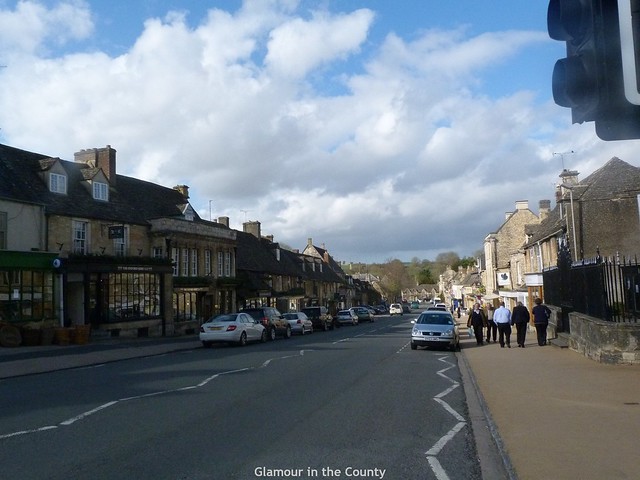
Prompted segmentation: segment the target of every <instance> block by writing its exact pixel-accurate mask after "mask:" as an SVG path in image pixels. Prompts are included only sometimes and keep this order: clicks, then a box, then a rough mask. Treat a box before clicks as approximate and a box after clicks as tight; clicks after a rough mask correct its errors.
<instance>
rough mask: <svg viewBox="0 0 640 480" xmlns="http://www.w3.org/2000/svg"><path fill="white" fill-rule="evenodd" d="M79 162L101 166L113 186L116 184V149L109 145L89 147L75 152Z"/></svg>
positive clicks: (96, 166) (93, 166)
mask: <svg viewBox="0 0 640 480" xmlns="http://www.w3.org/2000/svg"><path fill="white" fill-rule="evenodd" d="M73 157H74V158H73V159H74V161H75V162H77V163H84V164H85V165H88V166H90V167H92V168H99V169H100V170H102V172H103V173H104V174H105V176H106V177H107V180H109V184H110V185H111V186H115V185H116V151H115V149H113V148H111V145H107V146H106V147H104V148H88V149H85V150H80V151H79V152H76V153H74V154H73Z"/></svg>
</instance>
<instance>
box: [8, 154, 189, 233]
mask: <svg viewBox="0 0 640 480" xmlns="http://www.w3.org/2000/svg"><path fill="white" fill-rule="evenodd" d="M56 162H59V164H60V165H61V166H62V168H64V170H65V172H66V174H67V194H59V193H54V192H51V191H49V187H48V185H47V184H46V182H45V181H43V178H42V173H43V172H45V171H46V170H48V169H50V168H51V167H52V166H53V165H54V164H55V163H56ZM96 174H97V169H96V168H94V167H90V166H88V165H86V164H84V163H79V162H71V161H66V160H61V159H58V158H51V157H48V156H46V155H43V154H39V153H33V152H27V151H24V150H20V149H17V148H14V147H10V146H7V145H2V144H0V197H2V198H5V199H8V200H14V201H17V202H25V203H34V204H42V205H45V206H46V212H47V213H48V214H53V215H63V216H78V217H83V218H89V219H96V220H104V221H112V222H126V223H131V224H141V225H144V224H146V223H147V220H148V219H151V218H159V217H174V216H176V217H177V216H180V215H181V210H180V205H181V204H184V203H185V198H184V197H183V195H182V194H181V193H180V192H179V191H177V190H174V189H173V188H168V187H163V186H160V185H157V184H154V183H150V182H146V181H143V180H138V179H136V178H132V177H127V176H124V175H117V176H116V186H115V187H110V188H109V201H107V202H105V201H100V200H95V199H94V198H93V195H92V191H91V189H90V188H87V187H86V184H85V183H84V182H85V181H86V180H87V179H91V178H93V177H94V176H95V175H96ZM196 217H197V214H196ZM198 218H199V217H198Z"/></svg>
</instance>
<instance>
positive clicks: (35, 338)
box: [20, 328, 40, 347]
mask: <svg viewBox="0 0 640 480" xmlns="http://www.w3.org/2000/svg"><path fill="white" fill-rule="evenodd" d="M20 333H21V334H22V345H24V346H26V347H35V346H37V345H40V330H39V329H37V328H23V329H22V331H21V332H20Z"/></svg>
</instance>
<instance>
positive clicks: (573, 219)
mask: <svg viewBox="0 0 640 480" xmlns="http://www.w3.org/2000/svg"><path fill="white" fill-rule="evenodd" d="M560 186H561V187H562V188H566V189H567V190H569V204H570V206H571V230H572V231H573V234H572V235H571V236H572V237H573V257H574V258H573V260H574V261H577V260H578V244H577V242H576V217H575V215H574V214H573V185H567V184H566V183H562V184H560Z"/></svg>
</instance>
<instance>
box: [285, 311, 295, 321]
mask: <svg viewBox="0 0 640 480" xmlns="http://www.w3.org/2000/svg"><path fill="white" fill-rule="evenodd" d="M284 318H286V319H287V320H297V319H298V315H296V314H295V313H285V314H284Z"/></svg>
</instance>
